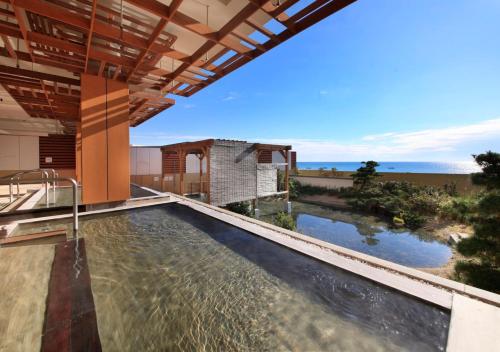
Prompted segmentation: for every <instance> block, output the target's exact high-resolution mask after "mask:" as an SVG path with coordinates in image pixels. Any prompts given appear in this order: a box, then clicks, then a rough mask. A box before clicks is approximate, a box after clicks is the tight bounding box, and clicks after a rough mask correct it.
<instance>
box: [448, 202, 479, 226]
mask: <svg viewBox="0 0 500 352" xmlns="http://www.w3.org/2000/svg"><path fill="white" fill-rule="evenodd" d="M477 201H478V199H477V197H476V196H472V197H456V198H450V199H447V200H445V201H443V202H442V203H441V204H440V205H439V209H438V213H439V215H440V216H441V217H443V218H446V219H450V220H455V221H459V222H461V223H464V224H470V223H471V216H472V214H474V213H475V212H476V210H477Z"/></svg>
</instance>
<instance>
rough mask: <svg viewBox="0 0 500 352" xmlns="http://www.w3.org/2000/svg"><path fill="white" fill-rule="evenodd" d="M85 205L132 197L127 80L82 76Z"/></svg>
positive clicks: (82, 161)
mask: <svg viewBox="0 0 500 352" xmlns="http://www.w3.org/2000/svg"><path fill="white" fill-rule="evenodd" d="M80 89H81V183H82V202H83V204H97V203H106V202H113V201H123V200H126V199H128V198H130V155H129V148H130V142H129V116H128V114H129V106H128V101H129V97H128V95H129V92H128V85H127V84H126V83H122V82H117V81H114V80H108V79H106V78H103V77H98V76H93V75H87V74H82V75H81V88H80Z"/></svg>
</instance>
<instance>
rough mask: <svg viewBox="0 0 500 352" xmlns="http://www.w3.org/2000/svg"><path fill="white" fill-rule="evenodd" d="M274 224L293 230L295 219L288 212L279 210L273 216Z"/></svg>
mask: <svg viewBox="0 0 500 352" xmlns="http://www.w3.org/2000/svg"><path fill="white" fill-rule="evenodd" d="M274 224H275V225H276V226H279V227H282V228H284V229H287V230H292V231H295V229H296V227H295V221H294V220H293V217H292V216H291V215H290V214H287V213H285V212H283V211H280V212H279V213H278V214H276V215H275V216H274Z"/></svg>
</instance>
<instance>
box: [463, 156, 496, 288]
mask: <svg viewBox="0 0 500 352" xmlns="http://www.w3.org/2000/svg"><path fill="white" fill-rule="evenodd" d="M474 159H475V160H476V162H477V164H478V165H479V166H481V169H482V172H480V173H476V174H474V175H473V178H472V180H473V182H474V183H475V184H479V185H483V186H486V189H487V191H486V192H484V193H483V194H482V195H481V198H480V199H479V201H478V204H477V209H476V213H475V214H473V216H471V222H472V224H473V226H474V235H473V236H471V237H469V238H466V239H464V240H462V241H461V242H459V243H458V245H457V249H458V251H459V252H460V253H462V254H463V255H465V256H469V257H470V256H475V257H476V258H477V259H478V261H469V262H462V263H459V264H457V265H456V266H455V272H456V274H457V276H458V277H459V278H461V279H462V280H463V281H465V282H466V283H470V284H473V285H474V286H478V287H480V288H483V289H486V290H490V291H494V292H500V154H499V153H493V152H491V151H490V152H486V153H484V154H480V155H474Z"/></svg>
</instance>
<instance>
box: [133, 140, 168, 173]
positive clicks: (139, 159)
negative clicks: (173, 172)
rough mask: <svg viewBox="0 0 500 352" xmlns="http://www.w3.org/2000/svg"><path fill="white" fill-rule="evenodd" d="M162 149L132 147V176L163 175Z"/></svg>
mask: <svg viewBox="0 0 500 352" xmlns="http://www.w3.org/2000/svg"><path fill="white" fill-rule="evenodd" d="M161 156H162V155H161V149H160V147H130V174H131V175H161V167H162V160H161Z"/></svg>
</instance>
